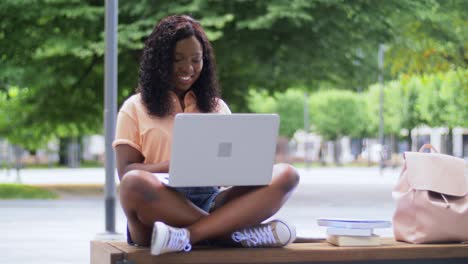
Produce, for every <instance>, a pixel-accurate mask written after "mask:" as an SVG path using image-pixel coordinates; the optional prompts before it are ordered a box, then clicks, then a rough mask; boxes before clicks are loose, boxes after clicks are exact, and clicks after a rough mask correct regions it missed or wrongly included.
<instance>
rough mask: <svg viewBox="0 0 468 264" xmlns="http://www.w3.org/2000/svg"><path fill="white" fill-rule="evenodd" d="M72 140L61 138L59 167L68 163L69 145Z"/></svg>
mask: <svg viewBox="0 0 468 264" xmlns="http://www.w3.org/2000/svg"><path fill="white" fill-rule="evenodd" d="M69 142H70V138H67V137H65V138H59V165H63V166H65V165H67V162H68V143H69Z"/></svg>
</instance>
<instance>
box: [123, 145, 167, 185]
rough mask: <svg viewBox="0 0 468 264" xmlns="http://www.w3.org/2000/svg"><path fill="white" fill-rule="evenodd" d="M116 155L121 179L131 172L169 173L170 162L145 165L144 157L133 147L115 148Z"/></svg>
mask: <svg viewBox="0 0 468 264" xmlns="http://www.w3.org/2000/svg"><path fill="white" fill-rule="evenodd" d="M115 154H116V160H117V172H118V174H119V179H120V180H122V177H123V176H124V175H125V173H127V172H129V171H131V170H144V171H149V172H169V161H164V162H161V163H157V164H143V160H144V157H143V155H141V153H140V152H139V151H138V150H136V149H134V148H133V147H131V146H129V145H126V144H121V145H117V146H116V147H115Z"/></svg>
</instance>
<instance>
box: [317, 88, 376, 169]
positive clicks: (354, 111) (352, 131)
mask: <svg viewBox="0 0 468 264" xmlns="http://www.w3.org/2000/svg"><path fill="white" fill-rule="evenodd" d="M363 105H364V101H363V99H362V98H361V97H360V96H359V95H357V94H356V93H354V92H351V91H346V90H322V91H318V92H316V93H314V94H312V95H311V97H310V100H309V109H310V110H309V116H310V119H311V121H312V122H311V123H312V129H313V130H314V131H316V132H317V133H318V134H320V135H321V136H322V137H323V138H324V139H325V140H334V141H335V161H337V162H338V163H339V160H338V157H339V152H340V151H339V147H338V146H339V144H337V143H338V140H339V139H341V137H343V136H359V135H361V133H362V131H363V129H362V126H364V125H365V124H367V122H366V120H365V117H366V115H365V114H364V111H365V109H366V108H365V107H363Z"/></svg>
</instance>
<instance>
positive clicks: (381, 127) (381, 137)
mask: <svg viewBox="0 0 468 264" xmlns="http://www.w3.org/2000/svg"><path fill="white" fill-rule="evenodd" d="M384 53H385V45H384V44H380V45H379V54H378V64H379V83H380V96H379V97H380V98H379V99H380V103H379V118H380V122H379V143H380V146H381V153H380V171H381V172H382V169H383V168H384V151H386V150H385V148H384V144H385V142H384V116H383V111H384V82H383V69H384Z"/></svg>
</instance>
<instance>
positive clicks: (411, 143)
mask: <svg viewBox="0 0 468 264" xmlns="http://www.w3.org/2000/svg"><path fill="white" fill-rule="evenodd" d="M411 131H412V129H408V136H407V138H406V139H407V142H408V151H412V146H413V138H412V137H411Z"/></svg>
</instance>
